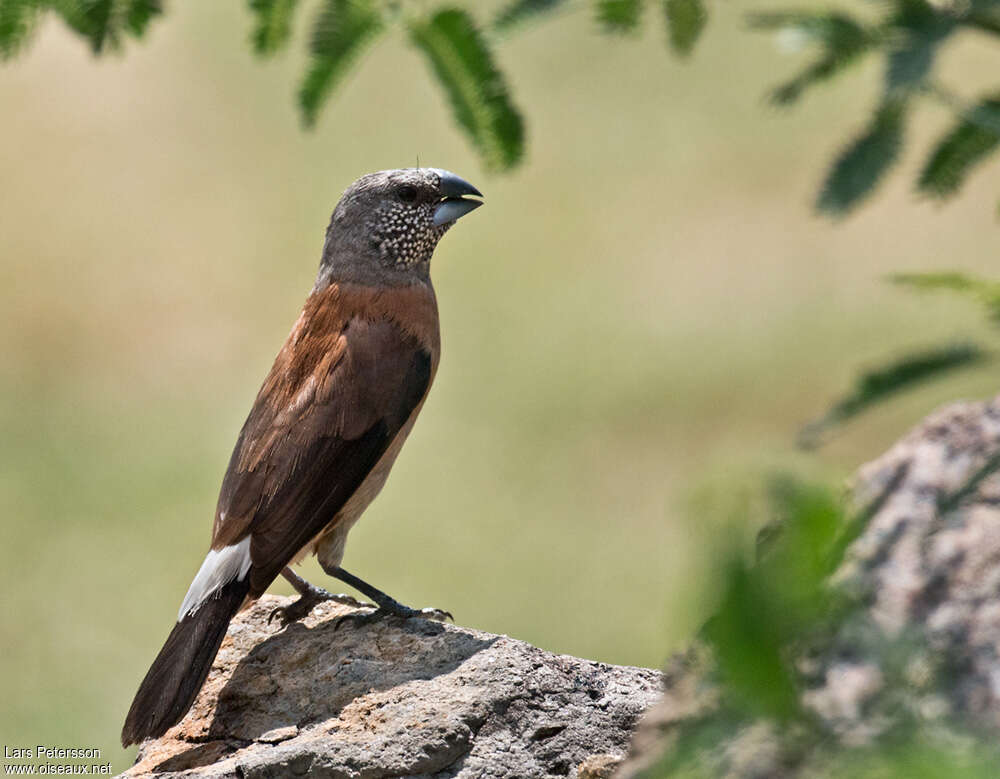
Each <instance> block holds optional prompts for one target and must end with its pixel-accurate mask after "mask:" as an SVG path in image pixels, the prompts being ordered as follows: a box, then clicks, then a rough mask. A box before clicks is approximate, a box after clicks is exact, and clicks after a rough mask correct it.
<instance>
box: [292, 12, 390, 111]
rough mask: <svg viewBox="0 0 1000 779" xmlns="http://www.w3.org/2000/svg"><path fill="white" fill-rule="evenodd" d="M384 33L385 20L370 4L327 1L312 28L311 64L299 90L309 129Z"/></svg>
mask: <svg viewBox="0 0 1000 779" xmlns="http://www.w3.org/2000/svg"><path fill="white" fill-rule="evenodd" d="M381 30H382V18H381V17H380V16H379V14H378V12H377V11H376V10H375V9H374V8H373V7H372V4H371V2H370V1H367V0H326V2H325V3H324V4H323V7H322V8H321V9H320V12H319V15H318V16H317V17H316V23H315V25H314V26H313V31H312V40H311V41H310V46H309V48H310V52H311V54H312V61H311V64H310V66H309V69H308V71H307V72H306V76H305V79H304V80H303V82H302V85H301V86H300V87H299V107H300V108H301V109H302V119H303V121H304V123H305V125H306V126H307V127H311V126H313V125H314V124H315V123H316V118H317V116H318V115H319V109H320V108H321V107H322V105H323V102H324V101H325V100H326V99H327V98H329V96H330V94H331V93H332V92H333V89H334V87H335V86H336V85H337V83H338V82H339V81H340V79H341V78H342V77H343V76H344V74H345V73H346V72H347V69H348V68H349V67H350V66H351V64H352V63H353V62H354V60H355V59H356V58H357V56H358V54H360V52H361V51H362V49H364V47H365V46H366V45H367V44H369V43H370V42H371V40H372V39H373V38H374V37H375V35H376V34H377V33H378V32H379V31H381Z"/></svg>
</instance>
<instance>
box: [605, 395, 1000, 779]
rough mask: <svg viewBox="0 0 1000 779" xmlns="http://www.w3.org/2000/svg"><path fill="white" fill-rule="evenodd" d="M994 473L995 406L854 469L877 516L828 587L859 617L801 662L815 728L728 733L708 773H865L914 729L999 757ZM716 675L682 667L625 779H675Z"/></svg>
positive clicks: (646, 726) (961, 411)
mask: <svg viewBox="0 0 1000 779" xmlns="http://www.w3.org/2000/svg"><path fill="white" fill-rule="evenodd" d="M998 469H1000V398H997V399H995V400H993V401H992V402H988V403H962V404H956V405H953V406H950V407H948V408H945V409H943V410H941V411H939V412H937V413H935V414H933V415H932V416H930V417H928V418H927V419H926V420H925V421H924V422H923V423H922V424H921V425H920V426H919V427H917V428H916V429H915V430H914V431H912V432H911V433H910V434H909V435H907V436H906V437H905V438H903V439H902V440H901V441H900V442H899V443H897V444H896V445H895V446H894V447H893V448H892V449H891V450H890V451H889V452H888V453H886V454H885V455H884V456H882V457H880V458H879V459H878V460H876V461H874V462H872V463H870V464H869V465H867V466H865V467H863V468H862V469H861V470H860V471H859V473H858V475H857V477H856V482H855V484H854V485H853V488H854V489H853V492H854V495H855V497H856V499H857V503H858V505H859V506H874V507H876V509H875V510H874V511H873V512H870V516H869V517H868V518H867V521H866V523H865V524H864V527H863V531H862V532H861V534H860V535H859V536H858V538H857V539H856V540H855V541H854V542H853V543H852V544H851V546H850V547H849V548H848V550H847V553H846V556H845V558H844V560H843V562H842V564H841V565H840V566H839V568H838V569H837V571H836V573H835V574H834V576H833V577H832V580H831V582H830V586H831V587H832V588H834V589H836V590H838V591H839V592H842V593H844V594H847V595H849V596H850V597H851V598H852V599H853V602H856V603H857V604H859V606H858V608H857V610H854V611H850V612H848V614H847V616H846V617H844V618H843V619H840V618H833V617H831V618H830V619H831V620H832V621H831V623H830V624H829V626H828V629H829V632H830V634H831V635H830V637H829V638H827V639H825V640H824V642H823V645H822V646H823V648H822V650H821V651H820V652H819V653H815V654H814V653H806V652H801V653H798V654H796V655H795V658H794V659H795V662H796V667H797V669H798V671H799V679H800V682H801V686H800V688H799V693H800V704H801V707H802V710H803V711H804V712H806V716H805V717H803V718H801V719H799V720H797V721H793V722H790V723H785V724H784V725H781V726H779V725H777V724H776V723H775V722H774V721H771V720H768V719H766V718H763V717H757V718H756V719H753V718H751V719H749V720H744V721H740V722H738V724H734V725H733V726H731V727H727V728H723V729H722V731H721V732H722V735H721V736H720V737H718V738H716V739H715V740H714V741H713V742H712V743H711V744H710V745H709V744H702V745H701V747H700V753H699V756H698V758H697V760H698V762H699V764H700V766H701V767H702V769H704V770H705V771H706V773H705V775H707V776H724V777H729V778H730V779H751V778H753V779H757V778H758V777H759V778H760V779H764V778H765V777H767V779H781V778H782V777H806V776H808V777H825V776H830V775H834V774H836V775H839V776H847V775H857V774H852V773H851V771H850V769H845V768H844V761H845V760H849V759H852V758H853V756H856V755H859V754H862V755H863V754H868V755H870V754H877V750H878V749H879V748H884V747H882V746H880V745H884V744H885V743H886V742H887V741H889V742H890V743H891V741H890V738H887V737H886V734H897V733H899V732H900V731H902V730H903V729H904V726H905V728H910V729H911V732H917V733H918V734H919V739H918V740H916V741H914V742H911V743H917V744H921V745H925V744H926V745H944V747H945V748H947V749H953V748H955V747H956V745H958V746H961V747H962V748H963V749H965V748H966V747H970V746H971V745H973V744H975V743H976V741H977V737H978V742H979V744H986V745H989V744H995V743H996V738H997V736H998V735H1000V476H998V475H997V471H998ZM862 516H865V515H864V513H862ZM838 620H839V621H838ZM712 671H713V665H712V658H711V657H710V655H708V654H707V653H706V651H705V648H704V647H699V646H695V647H693V648H692V649H691V651H689V652H688V653H686V654H684V655H681V656H678V657H676V658H674V660H673V661H672V662H671V663H670V664H669V666H668V668H667V673H666V681H665V685H666V693H665V695H664V698H663V700H662V701H661V703H659V704H658V705H657V706H656V707H654V708H653V709H652V710H651V711H650V712H649V714H648V715H647V716H646V717H645V718H644V720H643V722H642V724H641V725H640V728H639V731H638V732H637V734H636V738H635V743H634V746H633V750H632V754H631V756H630V759H629V761H628V762H627V764H626V765H625V766H624V767H622V768H621V770H620V772H619V774H618V776H619V777H620V778H621V779H626V778H631V777H638V776H643V777H659V776H662V775H665V773H664V772H663V771H662V767H661V769H652V770H651V768H650V767H651V766H655V765H658V764H660V761H661V760H662V759H664V757H670V755H671V754H672V750H674V752H673V753H674V754H676V748H677V744H678V743H679V739H681V738H682V737H683V736H682V734H683V733H685V732H690V727H689V726H690V725H691V723H695V722H698V721H704V718H706V717H708V716H710V715H711V714H712V712H715V711H718V709H719V706H720V689H719V687H718V684H717V683H716V682H715V681H714V680H713V679H714V677H713V675H712ZM685 728H688V731H685ZM897 738H898V736H897ZM866 748H869V751H868V752H867V753H866V752H865V749H866ZM960 751H961V750H960ZM967 751H968V749H966V752H967ZM963 754H964V753H963ZM920 759H924V757H921V758H920ZM991 761H996V757H991V758H987V759H986V762H985V763H983V765H985V766H986V768H984V769H982V770H983V771H985V773H982V772H980V773H975V772H973V771H972V770H971V769H968V772H962V771H958V772H957V773H947V774H946V773H944V772H943V769H942V770H941V771H938V770H937V769H935V768H932V767H929V766H927V765H922V766H919V770H920V771H921V773H920V775H921V776H932V775H933V776H944V775H948V776H959V775H961V776H973V775H974V776H984V775H986V776H990V775H1000V773H994V772H993V771H992V770H991V769H990V768H989V766H990V765H992V766H993V768H996V766H997V765H1000V762H991ZM660 765H661V766H662V764H660ZM845 770H846V771H847V773H844V772H845ZM914 770H917V769H914ZM997 770H998V771H1000V769H997ZM838 771H839V772H840V773H839V774H838ZM864 775H866V776H868V775H873V774H867V773H866V774H864ZM878 775H880V776H881V775H893V776H895V775H897V774H896V773H892V774H884V773H879V774H878ZM900 775H912V771H911V772H910V773H909V774H906V773H904V774H900Z"/></svg>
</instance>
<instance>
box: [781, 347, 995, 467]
mask: <svg viewBox="0 0 1000 779" xmlns="http://www.w3.org/2000/svg"><path fill="white" fill-rule="evenodd" d="M988 356H989V353H988V352H986V351H985V350H984V349H983V348H982V347H980V346H978V345H977V344H974V343H954V344H945V345H944V346H936V347H931V348H928V349H922V350H918V351H916V352H912V353H910V354H906V355H904V356H902V357H900V358H899V359H896V360H892V361H890V362H889V363H887V364H885V365H881V366H879V367H878V368H874V369H872V370H870V371H866V372H865V373H863V374H862V375H861V376H860V377H858V380H857V383H856V384H855V387H854V389H853V390H851V392H849V393H848V394H847V395H846V396H844V397H843V398H842V399H840V400H839V401H837V402H836V403H834V404H833V406H832V407H831V408H830V410H829V411H827V412H826V413H825V414H824V415H823V416H822V417H820V418H819V419H817V420H814V421H813V422H810V423H809V424H808V425H806V426H805V427H803V428H802V430H801V431H800V432H799V446H801V447H803V448H806V449H811V448H813V447H815V446H818V445H819V444H820V443H821V442H822V437H823V435H824V434H826V433H827V432H828V431H829V430H831V429H832V428H834V427H837V426H838V425H842V424H843V423H845V422H847V421H848V420H849V419H852V418H853V417H855V416H857V415H858V414H860V413H861V412H863V411H866V410H867V409H869V408H871V407H872V406H874V405H876V404H878V403H882V402H884V401H886V400H889V399H890V398H892V397H895V396H896V395H898V394H899V393H901V392H903V391H905V390H908V389H911V388H912V387H914V386H916V385H918V384H921V383H924V382H927V381H929V380H931V379H936V378H940V377H942V376H945V375H947V374H950V373H952V372H954V371H955V370H957V369H959V368H966V367H969V366H971V365H975V364H977V363H981V362H983V361H984V360H986V359H987V357H988Z"/></svg>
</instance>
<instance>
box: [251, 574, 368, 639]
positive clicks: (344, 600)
mask: <svg viewBox="0 0 1000 779" xmlns="http://www.w3.org/2000/svg"><path fill="white" fill-rule="evenodd" d="M281 575H282V576H284V577H285V579H286V580H287V581H288V583H289V584H291V585H292V586H293V587H294V588H295V591H296V592H297V593H298V594H299V598H298V600H296V601H295V602H294V603H290V604H289V605H287V606H279V607H278V608H276V609H275V610H274V611H272V612H271V614H270V616H269V617H268V618H267V621H268V622H270V621H271V620H272V619H274V618H275V617H277V618H278V619H279V620H280V621H281V624H282V625H288V624H290V623H292V622H297V621H298V620H300V619H302V618H303V617H305V616H306V615H308V614H309V612H310V611H312V610H313V607H314V606H316V605H317V604H319V603H323V602H324V601H328V600H332V601H334V602H335V603H341V604H343V605H345V606H354V608H366V607H370V606H371V604H370V603H363V602H361V601H359V600H358V599H357V598H353V597H351V596H350V595H345V594H343V593H341V594H339V595H334V594H333V593H332V592H327V591H326V590H324V589H323V588H322V587H317V586H316V585H315V584H310V583H309V582H307V581H306V580H305V579H303V578H302V577H301V576H299V575H298V574H297V573H295V571H293V570H292V569H291V568H289V567H288V566H285V568H284V570H282V572H281Z"/></svg>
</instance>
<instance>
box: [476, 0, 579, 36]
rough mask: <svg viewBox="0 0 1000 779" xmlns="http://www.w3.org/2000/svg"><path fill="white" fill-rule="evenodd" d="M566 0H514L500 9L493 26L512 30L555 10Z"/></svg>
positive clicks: (504, 30) (508, 30) (506, 30)
mask: <svg viewBox="0 0 1000 779" xmlns="http://www.w3.org/2000/svg"><path fill="white" fill-rule="evenodd" d="M565 2H566V0H513V2H511V3H508V4H507V5H506V6H504V7H503V8H501V9H500V11H499V13H497V15H496V17H495V18H494V19H493V28H494V29H495V30H497V31H498V32H504V33H506V32H510V31H511V30H513V29H516V28H518V27H520V26H522V25H523V24H526V23H528V22H530V21H533V20H534V19H535V18H536V17H539V16H542V15H543V14H546V13H548V12H550V11H554V10H555V9H556V8H558V7H559V6H561V5H563V4H564V3H565Z"/></svg>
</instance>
